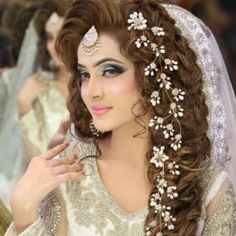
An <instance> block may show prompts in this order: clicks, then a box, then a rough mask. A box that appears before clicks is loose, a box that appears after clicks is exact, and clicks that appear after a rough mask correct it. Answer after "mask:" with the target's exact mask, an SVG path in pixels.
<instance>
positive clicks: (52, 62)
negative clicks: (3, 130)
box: [18, 0, 70, 159]
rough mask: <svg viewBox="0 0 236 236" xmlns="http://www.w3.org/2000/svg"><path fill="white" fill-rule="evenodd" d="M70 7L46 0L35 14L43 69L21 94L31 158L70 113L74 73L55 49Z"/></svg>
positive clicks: (22, 119) (21, 112)
mask: <svg viewBox="0 0 236 236" xmlns="http://www.w3.org/2000/svg"><path fill="white" fill-rule="evenodd" d="M66 8H67V7H66V5H64V4H62V3H61V2H60V1H56V0H46V1H44V2H43V3H42V5H41V7H40V9H39V11H38V13H37V16H36V18H35V28H36V31H37V33H38V35H39V43H38V59H39V62H40V70H41V69H42V71H41V72H38V73H36V74H34V75H32V76H30V77H29V78H28V79H27V80H26V82H25V84H24V86H23V88H22V89H21V91H20V93H19V96H18V106H19V117H20V120H19V121H20V127H21V130H22V137H23V145H24V150H25V153H26V154H25V155H26V157H27V159H30V158H32V157H33V156H35V155H38V154H40V153H42V152H44V151H46V150H47V145H48V142H49V139H50V137H51V136H52V134H54V133H55V132H56V130H57V128H58V126H59V124H60V122H61V121H62V120H63V119H64V118H66V117H67V115H68V112H67V109H66V98H67V94H68V91H67V83H68V81H69V78H70V75H69V73H68V72H67V71H66V69H65V67H64V65H63V64H62V63H61V62H60V61H59V60H58V57H57V55H56V53H55V50H54V44H55V39H56V37H57V34H58V31H59V29H60V28H61V26H62V22H63V18H62V17H63V15H64V13H65V11H66Z"/></svg>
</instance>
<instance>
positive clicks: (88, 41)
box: [80, 25, 101, 56]
mask: <svg viewBox="0 0 236 236" xmlns="http://www.w3.org/2000/svg"><path fill="white" fill-rule="evenodd" d="M100 47H101V42H100V40H99V39H98V32H97V30H96V28H95V26H94V25H93V26H92V27H91V28H90V29H89V30H88V32H87V33H86V34H85V35H84V37H83V39H82V41H81V43H80V49H81V51H82V52H83V53H84V54H85V55H88V56H91V55H93V54H94V53H95V52H96V51H97V50H98V49H99V48H100Z"/></svg>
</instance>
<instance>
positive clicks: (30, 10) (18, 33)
mask: <svg viewBox="0 0 236 236" xmlns="http://www.w3.org/2000/svg"><path fill="white" fill-rule="evenodd" d="M38 8H39V4H38V3H31V4H27V5H26V6H24V7H23V9H21V10H20V9H18V11H19V15H18V17H17V19H16V23H15V25H14V28H13V30H12V54H13V57H14V60H15V62H17V60H18V56H19V53H20V49H21V46H22V42H23V40H24V35H25V32H26V29H27V27H28V25H29V23H30V21H31V19H32V18H33V16H34V14H35V12H36V10H37V9H38Z"/></svg>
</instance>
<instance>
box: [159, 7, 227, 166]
mask: <svg viewBox="0 0 236 236" xmlns="http://www.w3.org/2000/svg"><path fill="white" fill-rule="evenodd" d="M163 6H164V7H165V8H166V10H167V11H168V13H169V14H170V16H171V17H172V18H173V19H175V21H176V26H177V27H178V28H179V29H180V30H181V31H182V34H183V36H184V37H186V38H187V40H188V42H189V44H190V47H191V48H193V50H194V51H195V53H196V54H197V58H198V61H197V62H198V64H199V66H200V68H201V70H202V73H203V81H204V92H205V95H206V103H207V105H208V108H209V116H208V123H209V130H208V136H209V138H210V140H211V144H212V151H211V156H212V161H213V162H216V161H218V162H219V163H221V164H222V165H224V164H225V162H226V161H228V145H227V142H226V136H227V127H226V116H225V111H224V108H223V105H222V102H221V100H220V98H219V95H218V94H217V86H218V81H219V79H220V73H222V72H221V71H220V69H219V68H217V66H216V65H215V62H214V60H213V55H212V52H211V51H210V50H209V48H210V47H209V40H208V38H207V36H206V34H205V33H204V31H203V30H202V28H201V25H200V24H199V23H200V22H199V19H198V18H196V17H194V16H193V15H192V14H191V13H189V12H188V11H186V10H184V9H182V8H180V7H178V6H175V5H168V4H163Z"/></svg>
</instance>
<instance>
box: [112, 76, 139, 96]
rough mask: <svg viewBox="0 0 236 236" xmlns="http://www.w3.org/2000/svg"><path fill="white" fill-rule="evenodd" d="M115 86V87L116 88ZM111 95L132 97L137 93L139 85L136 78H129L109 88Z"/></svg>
mask: <svg viewBox="0 0 236 236" xmlns="http://www.w3.org/2000/svg"><path fill="white" fill-rule="evenodd" d="M114 85H115V86H114ZM109 90H110V93H112V94H117V95H129V94H130V95H131V94H134V93H137V83H136V80H135V78H132V77H129V78H127V77H126V78H124V79H121V80H119V81H118V83H116V84H113V86H110V88H109Z"/></svg>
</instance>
